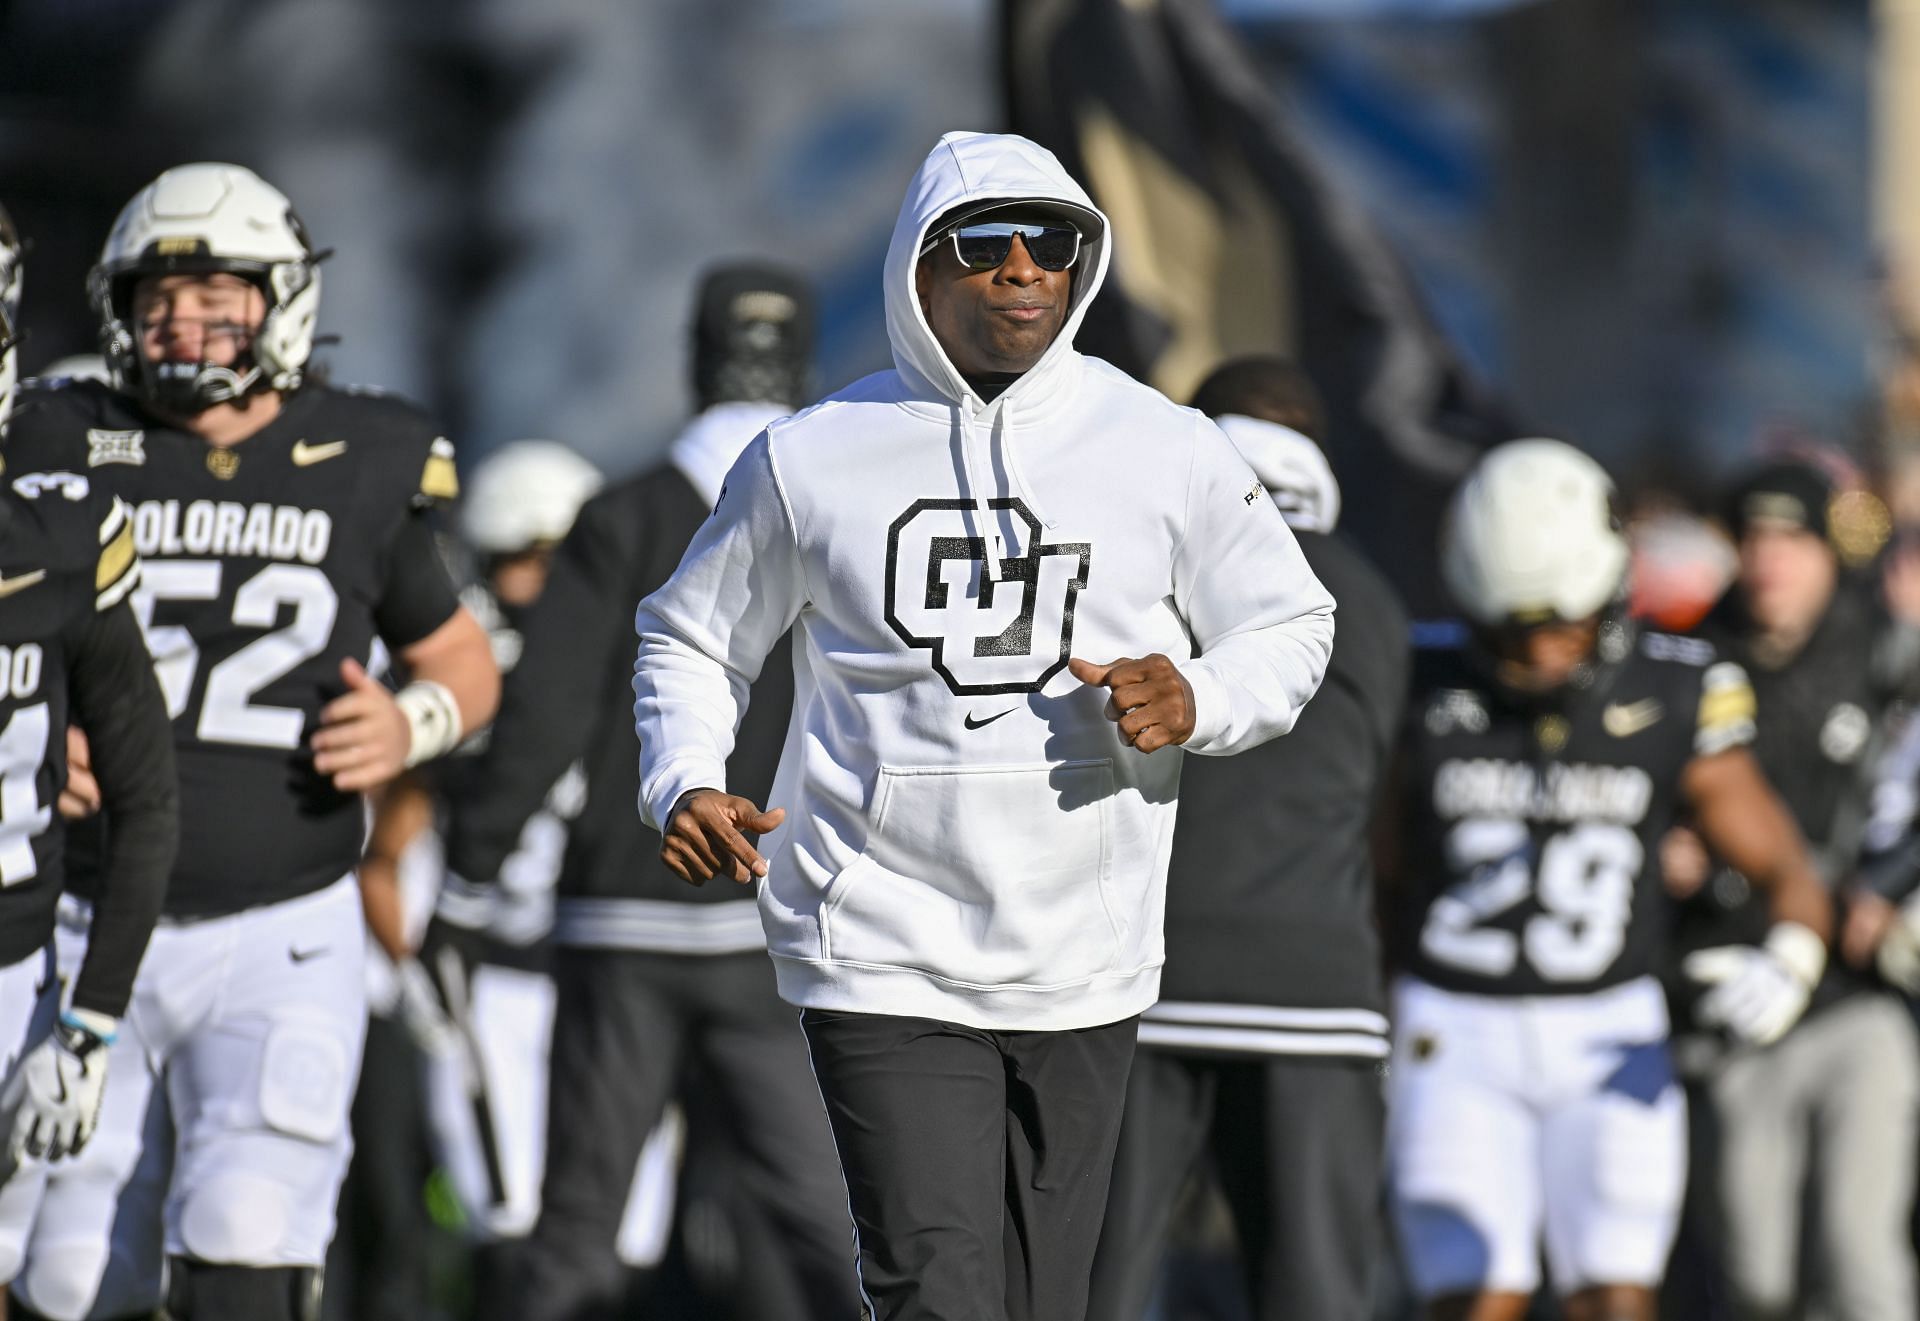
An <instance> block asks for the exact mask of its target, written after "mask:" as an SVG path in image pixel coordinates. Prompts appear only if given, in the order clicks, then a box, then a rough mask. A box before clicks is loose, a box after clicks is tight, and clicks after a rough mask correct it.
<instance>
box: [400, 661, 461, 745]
mask: <svg viewBox="0 0 1920 1321" xmlns="http://www.w3.org/2000/svg"><path fill="white" fill-rule="evenodd" d="M393 700H394V702H395V704H396V705H398V706H399V708H400V713H401V714H402V715H404V716H405V717H406V718H407V731H408V733H409V734H410V735H411V737H410V738H409V740H408V742H407V761H406V764H407V765H409V766H418V765H419V764H420V763H421V762H423V761H432V760H433V759H434V758H435V757H439V756H444V755H445V754H447V753H449V752H451V751H453V749H454V748H455V747H457V746H459V743H460V736H461V734H462V733H464V732H465V731H464V730H462V729H461V727H460V704H459V703H457V702H455V701H454V700H453V694H452V693H450V692H448V691H447V687H446V685H445V684H439V683H435V682H434V681H433V680H431V679H415V680H414V681H413V682H412V683H410V684H408V685H407V686H406V687H405V688H402V689H401V690H400V691H399V692H398V693H397V694H395V695H394V699H393Z"/></svg>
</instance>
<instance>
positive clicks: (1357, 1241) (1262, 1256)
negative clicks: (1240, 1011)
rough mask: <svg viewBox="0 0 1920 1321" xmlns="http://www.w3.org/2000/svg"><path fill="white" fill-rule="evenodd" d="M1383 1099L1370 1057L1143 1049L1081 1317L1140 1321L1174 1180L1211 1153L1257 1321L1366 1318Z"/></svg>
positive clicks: (1376, 1241) (1177, 1184) (1161, 1248)
mask: <svg viewBox="0 0 1920 1321" xmlns="http://www.w3.org/2000/svg"><path fill="white" fill-rule="evenodd" d="M1385 1123H1386V1101H1385V1097H1384V1094H1383V1089H1382V1084H1381V1079H1380V1075H1379V1072H1378V1065H1377V1064H1376V1063H1375V1062H1374V1061H1372V1060H1347V1059H1308V1058H1299V1057H1292V1056H1288V1057H1277V1056H1264V1057H1261V1058H1259V1059H1252V1060H1243V1059H1218V1058H1213V1057H1208V1056H1201V1055H1183V1054H1177V1053H1174V1052H1171V1051H1165V1050H1155V1049H1149V1050H1143V1051H1141V1052H1140V1054H1139V1057H1138V1058H1137V1059H1135V1061H1134V1064H1133V1077H1132V1079H1131V1081H1130V1082H1129V1083H1128V1086H1127V1114H1126V1122H1125V1124H1124V1125H1123V1126H1122V1129H1121V1134H1120V1149H1119V1155H1118V1156H1117V1158H1116V1159H1115V1161H1114V1171H1113V1190H1112V1192H1111V1194H1110V1195H1109V1197H1108V1200H1107V1219H1106V1229H1105V1231H1104V1232H1103V1233H1102V1234H1101V1237H1100V1252H1099V1256H1098V1258H1097V1261H1096V1264H1095V1267H1094V1279H1093V1300H1092V1306H1091V1307H1090V1308H1089V1309H1088V1312H1087V1315H1088V1316H1089V1317H1090V1318H1091V1321H1140V1318H1141V1317H1142V1316H1144V1315H1145V1314H1146V1310H1147V1305H1148V1303H1149V1301H1150V1300H1151V1299H1152V1297H1153V1290H1154V1284H1155V1281H1156V1278H1157V1276H1158V1274H1159V1271H1160V1266H1161V1263H1162V1260H1163V1258H1164V1257H1165V1255H1166V1249H1167V1239H1168V1234H1169V1231H1170V1229H1171V1223H1170V1222H1171V1220H1172V1216H1173V1211H1174V1207H1175V1206H1176V1205H1177V1204H1178V1203H1179V1200H1180V1189H1181V1186H1182V1185H1183V1184H1184V1183H1185V1182H1186V1181H1187V1178H1188V1176H1189V1175H1190V1174H1192V1173H1193V1172H1194V1171H1195V1169H1197V1168H1198V1167H1199V1166H1200V1163H1201V1159H1202V1157H1203V1156H1204V1155H1205V1154H1206V1153H1207V1152H1208V1151H1209V1150H1211V1152H1212V1154H1213V1157H1214V1164H1215V1166H1216V1168H1217V1171H1218V1174H1219V1177H1220V1183H1221V1188H1222V1191H1223V1192H1225V1194H1226V1197H1227V1201H1228V1203H1229V1205H1230V1206H1231V1207H1232V1208H1233V1214H1234V1220H1235V1223H1236V1226H1237V1228H1238V1230H1239V1239H1240V1245H1241V1247H1240V1250H1241V1257H1242V1260H1243V1263H1244V1265H1245V1268H1246V1272H1247V1280H1248V1286H1249V1292H1250V1294H1251V1295H1252V1298H1253V1307H1254V1315H1255V1316H1256V1317H1258V1318H1260V1321H1281V1319H1282V1318H1285V1319H1286V1321H1304V1318H1312V1321H1366V1318H1368V1317H1370V1316H1371V1315H1372V1301H1371V1288H1372V1274H1373V1268H1374V1264H1375V1258H1376V1255H1377V1253H1378V1252H1379V1246H1380V1165H1381V1148H1382V1146H1383V1144H1384V1141H1385Z"/></svg>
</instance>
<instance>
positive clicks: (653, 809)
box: [640, 757, 727, 833]
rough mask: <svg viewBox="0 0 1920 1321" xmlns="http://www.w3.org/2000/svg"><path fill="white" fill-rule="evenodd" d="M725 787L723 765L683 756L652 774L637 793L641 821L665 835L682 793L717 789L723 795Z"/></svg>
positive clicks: (725, 770)
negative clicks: (651, 779)
mask: <svg viewBox="0 0 1920 1321" xmlns="http://www.w3.org/2000/svg"><path fill="white" fill-rule="evenodd" d="M726 788H727V768H726V766H725V765H724V764H723V763H719V762H714V761H710V760H708V759H707V758H705V757H683V758H681V759H680V760H678V761H672V762H668V763H667V764H666V765H665V766H662V767H661V768H660V769H659V770H657V771H655V772H654V776H653V781H652V783H650V784H648V785H646V786H645V787H644V788H642V789H641V791H640V819H641V820H642V821H644V822H646V823H647V824H648V825H649V826H652V827H653V828H654V829H655V830H657V831H660V832H662V833H665V831H666V828H667V820H668V818H669V817H671V816H672V814H673V805H674V804H675V803H677V802H679V801H680V796H681V795H682V794H685V793H687V792H688V791H689V790H693V789H718V790H720V791H721V792H723V793H724V792H725V791H726Z"/></svg>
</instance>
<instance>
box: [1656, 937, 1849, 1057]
mask: <svg viewBox="0 0 1920 1321" xmlns="http://www.w3.org/2000/svg"><path fill="white" fill-rule="evenodd" d="M1826 963H1827V947H1826V943H1825V942H1824V941H1822V940H1821V939H1820V937H1819V936H1817V935H1815V934H1814V933H1813V932H1812V931H1809V930H1808V929H1807V928H1806V927H1803V926H1801V925H1800V924H1799V923H1798V922H1776V923H1774V924H1773V928H1772V929H1771V930H1770V931H1769V932H1768V933H1767V943H1766V944H1764V945H1722V946H1719V947H1717V948H1715V949H1703V950H1696V951H1695V952H1694V953H1692V954H1689V955H1687V957H1686V961H1685V963H1684V964H1683V965H1682V966H1683V967H1684V968H1685V970H1686V974H1687V976H1689V977H1691V978H1693V979H1694V980H1695V981H1697V982H1699V983H1701V984H1702V985H1703V986H1705V987H1706V988H1707V993H1706V995H1705V996H1704V997H1703V998H1702V999H1701V1001H1700V1008H1699V1011H1698V1013H1699V1018H1700V1021H1701V1022H1702V1023H1704V1024H1706V1025H1707V1026H1708V1027H1723V1028H1725V1029H1726V1030H1727V1031H1728V1032H1729V1033H1730V1034H1731V1035H1732V1036H1733V1037H1734V1039H1735V1040H1737V1041H1741V1042H1745V1043H1746V1044H1748V1045H1752V1046H1765V1045H1770V1044H1772V1043H1773V1042H1775V1041H1778V1040H1779V1039H1780V1038H1781V1037H1783V1036H1785V1035H1786V1033H1787V1029H1788V1028H1790V1027H1792V1026H1793V1025H1794V1024H1795V1023H1796V1022H1798V1021H1799V1019H1800V1015H1801V1014H1803V1013H1805V1012H1806V1010H1807V1001H1808V1000H1809V999H1810V998H1811V997H1812V995H1813V988H1814V987H1815V986H1816V985H1817V984H1818V983H1819V981H1820V974H1821V972H1822V971H1823V970H1824V969H1825V968H1826Z"/></svg>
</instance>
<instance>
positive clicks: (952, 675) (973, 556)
mask: <svg viewBox="0 0 1920 1321" xmlns="http://www.w3.org/2000/svg"><path fill="white" fill-rule="evenodd" d="M971 504H972V502H971V501H967V500H916V501H915V502H914V503H913V504H912V505H910V506H908V508H907V511H906V512H905V513H903V514H901V515H900V517H898V518H896V519H894V520H893V524H892V526H891V527H889V528H888V529H887V603H886V604H887V624H888V625H889V626H890V627H891V628H892V629H893V631H894V632H895V633H896V634H898V635H899V637H900V639H901V641H903V642H905V643H906V644H907V645H908V646H909V647H914V648H919V649H923V650H926V651H928V652H931V653H932V663H933V669H934V672H935V673H936V674H938V675H939V676H940V677H941V678H942V679H944V680H945V681H946V684H947V687H948V688H949V689H951V690H952V691H953V692H954V693H955V694H956V695H957V696H962V697H975V696H986V695H990V694H996V693H1031V692H1038V691H1039V690H1040V688H1041V687H1042V686H1043V685H1045V683H1046V682H1047V680H1049V679H1051V678H1052V677H1053V676H1054V675H1056V674H1058V673H1059V672H1060V671H1061V670H1063V669H1065V668H1066V665H1067V657H1068V655H1069V654H1071V652H1072V650H1073V608H1074V602H1075V600H1076V599H1077V598H1078V597H1079V595H1080V590H1081V589H1082V588H1083V587H1085V586H1086V585H1087V571H1088V568H1089V567H1090V566H1091V564H1092V562H1093V547H1092V545H1091V544H1090V543H1088V542H1083V541H1081V542H1063V543H1060V544H1058V545H1046V544H1042V542H1041V540H1040V520H1039V519H1037V518H1035V517H1034V516H1033V515H1032V514H1031V513H1030V512H1028V510H1027V507H1026V505H1025V504H1024V503H1022V502H1021V501H1020V500H1018V499H1014V498H1007V497H1002V498H999V499H994V500H990V501H988V502H987V504H988V508H989V509H990V510H994V511H999V510H1008V511H1011V512H1012V513H1013V515H1014V516H1015V518H1016V519H1018V521H1019V524H1020V526H1021V527H1023V528H1024V529H1025V532H1026V535H1025V538H1024V543H1025V544H1024V545H1023V546H1021V547H1019V548H1017V549H1018V551H1019V553H1018V554H1015V555H1003V556H1001V558H1000V564H999V569H1000V573H999V577H998V578H997V579H996V578H995V577H994V576H993V575H991V574H989V573H988V572H987V567H988V566H987V548H986V543H985V541H984V540H983V539H982V538H980V537H976V536H973V535H971V532H970V529H971V527H972V526H974V525H973V524H972V523H970V521H969V519H968V517H967V510H968V509H969V508H970V507H971ZM1010 549H1013V548H1010Z"/></svg>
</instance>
